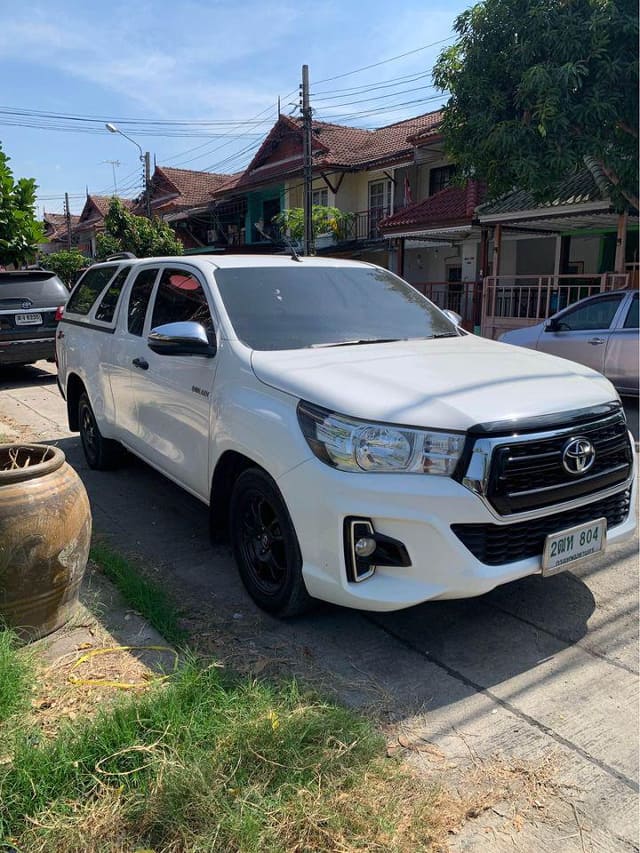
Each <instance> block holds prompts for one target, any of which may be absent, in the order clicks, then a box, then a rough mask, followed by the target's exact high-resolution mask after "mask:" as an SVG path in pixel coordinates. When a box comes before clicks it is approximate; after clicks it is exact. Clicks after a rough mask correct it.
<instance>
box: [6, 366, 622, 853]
mask: <svg viewBox="0 0 640 853" xmlns="http://www.w3.org/2000/svg"><path fill="white" fill-rule="evenodd" d="M637 411H638V410H637V403H636V404H633V403H632V404H630V414H631V417H632V420H633V418H634V417H635V430H636V438H637V417H638V415H637ZM2 433H4V436H5V438H4V439H2V440H7V439H11V438H12V437H17V436H23V437H25V438H26V437H28V438H31V439H38V440H42V441H55V442H56V444H58V445H59V446H60V447H62V448H63V449H64V451H65V453H66V454H67V457H68V459H69V461H70V462H71V463H72V464H73V465H74V467H75V468H76V469H77V470H78V471H79V473H80V475H81V476H82V478H83V480H84V482H85V485H86V487H87V490H88V492H89V496H90V498H91V502H92V506H93V512H94V524H95V528H96V530H97V532H99V533H101V534H104V535H106V536H107V537H109V538H110V540H111V541H112V543H113V545H114V546H115V547H116V548H118V549H120V550H122V551H124V552H128V553H132V554H138V555H141V556H142V557H143V558H144V560H145V563H146V564H147V565H148V566H149V567H150V571H151V572H152V574H153V575H154V576H155V577H156V578H158V579H160V580H161V582H162V583H163V584H165V585H166V586H167V587H169V588H170V589H171V590H172V591H173V592H174V594H175V595H176V596H177V598H178V600H179V602H180V604H181V605H182V606H183V607H184V612H185V621H186V623H187V626H188V628H189V630H190V631H191V633H192V636H193V641H194V644H195V645H196V646H197V647H198V648H200V649H202V650H205V651H208V652H211V653H213V654H219V655H221V656H223V657H225V658H226V659H228V660H229V661H230V663H231V664H232V665H234V666H237V667H238V668H241V669H242V668H243V667H246V666H249V665H250V666H251V667H253V668H254V671H256V672H258V671H262V672H270V671H271V667H272V665H273V666H275V667H276V669H277V668H278V667H279V668H280V669H281V670H282V669H284V670H285V671H287V672H293V673H295V674H298V675H300V676H302V677H303V678H310V679H312V680H314V681H315V682H317V683H319V684H322V685H323V687H324V688H325V689H330V690H333V691H335V693H336V694H337V695H338V696H339V697H340V698H341V699H342V700H343V701H345V702H348V703H350V704H352V705H355V706H358V707H361V708H363V709H366V710H367V711H368V712H371V713H375V714H376V716H377V718H378V719H379V720H380V721H381V722H382V723H383V725H384V726H385V731H387V733H388V734H389V738H390V739H391V740H393V742H394V743H396V744H397V736H398V733H401V735H402V736H401V741H400V743H401V747H402V751H403V752H404V754H405V755H406V757H407V758H408V759H409V760H410V761H412V762H413V763H414V764H415V766H416V767H417V768H418V769H419V770H420V772H423V773H425V774H428V776H429V778H432V779H434V780H436V781H438V782H439V783H441V784H443V785H444V786H445V788H446V789H448V790H449V791H450V792H451V796H452V797H454V796H455V797H459V798H463V799H464V797H465V796H470V795H471V794H472V793H473V790H472V789H473V786H477V787H482V786H483V785H484V786H485V788H486V789H487V790H493V789H494V788H495V787H496V786H497V785H498V780H504V778H513V779H515V778H516V777H517V776H518V773H520V777H522V778H521V781H522V780H523V779H524V782H523V784H521V785H520V787H519V788H518V790H517V791H516V793H514V795H513V799H510V798H509V797H498V798H497V799H495V798H494V799H493V800H492V799H491V798H490V795H489V794H488V795H487V796H488V797H489V799H487V801H486V802H487V803H488V804H489V805H487V806H484V807H482V808H478V809H472V810H470V811H469V814H468V818H469V819H468V820H467V822H466V823H465V824H464V826H463V827H462V828H461V829H460V831H459V832H457V833H456V834H455V835H452V836H451V849H453V850H459V851H462V850H465V851H471V850H473V851H502V850H505V851H506V850H509V851H513V850H522V851H527V853H533V851H538V850H545V849H546V850H548V851H549V852H550V853H551V851H553V853H558V851H568V853H571V851H603V850H604V851H633V850H638V796H637V795H638V700H637V692H638V677H637V676H638V561H637V554H638V544H637V541H635V542H629V543H626V544H623V545H618V546H612V547H611V548H609V549H608V550H607V552H606V553H605V554H603V555H601V556H599V557H598V558H597V559H594V560H593V562H592V563H591V564H590V565H588V566H586V567H583V568H580V569H576V570H574V571H570V572H566V573H564V574H561V575H558V576H556V577H552V578H549V579H546V580H542V578H540V577H531V578H528V579H525V580H523V581H520V582H517V583H513V584H510V585H508V586H505V587H501V588H498V589H496V590H494V591H493V592H492V593H490V594H488V595H485V596H483V597H482V598H478V599H472V600H466V601H453V602H437V603H433V604H425V605H422V606H419V607H415V608H412V609H410V610H407V611H402V612H399V613H395V614H389V615H380V614H377V615H370V614H366V613H361V612H357V611H352V610H344V609H339V608H335V607H329V606H321V607H319V608H318V610H317V611H316V612H314V613H312V614H310V615H308V616H306V617H304V618H301V619H298V620H295V621H292V622H289V623H282V622H278V621H276V620H274V619H271V618H270V617H268V616H266V615H265V614H263V613H261V612H259V611H258V610H257V609H256V608H255V607H254V605H253V604H252V602H251V601H250V599H249V598H248V597H247V596H246V595H245V593H244V590H243V588H242V586H241V584H240V582H239V580H238V577H237V573H236V570H235V568H234V565H233V562H232V560H231V558H230V556H229V553H228V551H227V549H226V548H224V547H217V548H213V547H212V546H211V545H210V544H209V540H208V533H207V510H206V508H205V507H204V506H203V505H201V504H200V503H199V502H198V501H196V500H195V499H193V498H191V497H190V496H189V495H187V494H186V493H184V492H182V491H181V490H179V489H178V488H177V487H175V486H174V485H173V484H172V483H170V482H169V481H168V480H166V479H164V478H163V477H161V476H160V475H158V474H156V473H155V472H154V471H153V470H151V469H150V468H148V467H147V466H145V465H144V464H142V463H140V462H137V461H136V460H131V461H130V462H129V464H127V465H126V466H125V467H123V468H122V469H120V470H118V471H115V472H108V473H100V472H94V471H90V470H89V469H87V467H86V465H85V463H84V459H83V457H82V453H81V448H80V442H79V439H78V437H77V436H75V435H73V436H72V435H71V434H70V433H69V432H68V431H67V428H66V411H65V405H64V403H63V401H62V399H61V397H60V396H59V393H58V389H57V386H56V382H55V374H54V370H53V368H52V366H51V365H43V364H39V365H38V366H36V367H31V368H24V369H21V370H19V371H18V370H16V371H13V372H5V373H4V374H1V375H0V434H2ZM247 662H249V664H248V663H247ZM425 744H426V746H425ZM536 773H537V774H538V775H537V776H536ZM509 774H512V776H511V777H510V776H509ZM520 777H518V778H520ZM525 783H526V784H525ZM492 786H493V788H492ZM532 791H533V793H532Z"/></svg>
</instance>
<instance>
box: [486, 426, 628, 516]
mask: <svg viewBox="0 0 640 853" xmlns="http://www.w3.org/2000/svg"><path fill="white" fill-rule="evenodd" d="M578 437H584V438H587V439H588V440H589V441H590V442H591V444H592V445H593V447H594V449H595V461H594V463H593V465H592V466H591V468H590V469H589V471H588V472H587V473H585V474H581V475H580V474H578V475H576V474H571V473H569V472H568V471H567V470H566V469H565V467H564V465H563V464H562V456H563V451H564V448H565V447H566V446H567V443H568V442H570V441H571V440H572V439H573V438H578ZM632 464H633V456H632V450H631V443H630V441H629V437H628V434H627V425H626V421H625V417H624V413H623V412H622V411H621V410H620V411H618V412H616V413H615V414H613V415H609V416H607V417H605V418H599V419H598V420H594V421H591V422H587V423H582V424H579V425H576V426H573V427H569V428H567V429H560V430H554V431H553V433H550V434H549V437H546V436H544V434H543V435H542V436H541V435H540V434H539V433H538V434H537V435H536V436H535V437H533V436H532V438H531V439H530V440H527V437H526V435H520V436H517V437H514V438H513V439H512V440H511V441H509V440H508V439H505V441H504V443H502V442H501V443H500V444H499V445H498V446H497V447H496V448H495V449H494V452H493V456H492V459H491V469H490V475H489V481H488V484H487V493H486V497H487V499H488V500H489V502H490V503H491V504H492V505H493V506H494V507H495V509H496V510H497V511H498V512H499V513H500V514H501V515H510V514H512V513H516V512H527V511H528V510H534V509H541V508H544V507H546V506H552V505H554V504H559V503H563V502H565V501H570V500H574V499H576V498H579V497H582V496H588V495H591V494H595V493H596V492H599V491H602V490H604V489H608V488H610V487H611V486H615V485H618V484H621V483H624V482H626V480H628V478H629V476H630V475H631V469H632Z"/></svg>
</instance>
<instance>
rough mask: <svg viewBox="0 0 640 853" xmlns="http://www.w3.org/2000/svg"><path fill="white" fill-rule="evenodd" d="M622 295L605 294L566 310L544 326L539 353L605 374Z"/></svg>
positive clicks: (539, 340) (539, 341) (615, 293)
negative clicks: (577, 363) (548, 354)
mask: <svg viewBox="0 0 640 853" xmlns="http://www.w3.org/2000/svg"><path fill="white" fill-rule="evenodd" d="M624 297H625V294H624V293H623V292H613V293H604V294H598V295H597V296H593V297H591V298H590V299H585V300H583V301H582V302H580V303H577V304H576V305H574V306H572V307H570V308H567V310H566V311H563V312H562V313H561V314H557V315H556V316H555V318H554V320H555V324H554V325H553V327H549V326H545V329H544V331H543V332H542V333H541V335H540V338H539V339H538V349H540V350H543V351H544V352H548V353H551V354H552V355H558V356H560V357H561V358H568V359H569V360H570V361H577V362H579V363H580V364H586V365H587V367H592V368H593V369H594V370H598V371H599V372H600V373H604V360H605V353H606V350H607V344H608V342H609V336H610V334H611V329H612V327H613V322H614V318H615V317H616V315H617V313H618V310H619V309H620V306H621V304H622V300H623V299H624Z"/></svg>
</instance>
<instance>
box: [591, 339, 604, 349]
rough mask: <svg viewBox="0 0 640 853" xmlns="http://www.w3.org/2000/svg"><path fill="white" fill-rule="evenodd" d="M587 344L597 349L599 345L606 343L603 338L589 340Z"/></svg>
mask: <svg viewBox="0 0 640 853" xmlns="http://www.w3.org/2000/svg"><path fill="white" fill-rule="evenodd" d="M589 343H590V344H593V346H594V347H597V346H598V345H599V344H604V343H606V341H605V339H604V338H589Z"/></svg>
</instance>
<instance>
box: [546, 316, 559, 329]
mask: <svg viewBox="0 0 640 853" xmlns="http://www.w3.org/2000/svg"><path fill="white" fill-rule="evenodd" d="M544 330H545V332H559V331H560V323H559V322H558V321H557V320H556V319H555V318H553V317H552V318H551V319H550V320H549V321H548V322H547V323H546V324H545V327H544Z"/></svg>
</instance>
